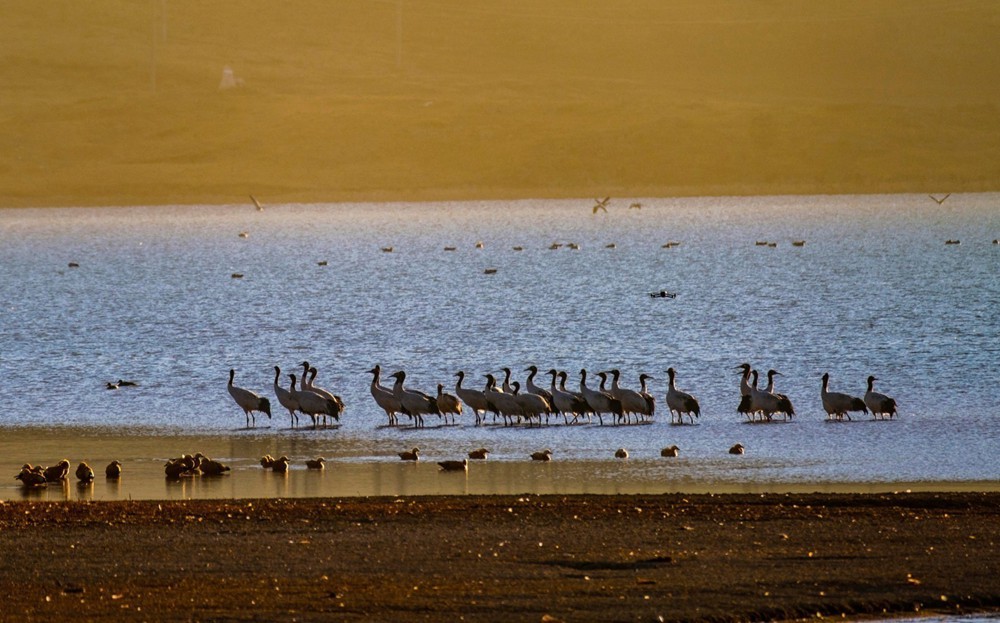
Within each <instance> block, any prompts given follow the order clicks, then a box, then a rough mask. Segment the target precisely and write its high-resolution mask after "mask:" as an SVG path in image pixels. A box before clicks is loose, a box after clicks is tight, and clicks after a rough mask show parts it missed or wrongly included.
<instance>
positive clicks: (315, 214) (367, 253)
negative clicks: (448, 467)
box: [0, 194, 1000, 498]
mask: <svg viewBox="0 0 1000 623" xmlns="http://www.w3.org/2000/svg"><path fill="white" fill-rule="evenodd" d="M633 201H641V203H642V208H641V209H629V208H628V205H629V204H630V203H632V202H633ZM591 205H592V204H591V203H590V202H588V201H587V200H577V201H519V202H463V203H443V204H337V205H269V206H267V208H266V209H265V210H264V211H263V212H259V211H256V210H255V209H254V208H253V206H252V205H234V206H213V207H208V206H167V207H155V208H154V207H148V208H106V209H90V208H72V209H37V210H36V209H17V210H0V270H2V275H3V277H2V279H0V305H2V310H3V311H2V316H0V322H2V334H0V335H2V337H0V373H2V378H3V382H2V383H0V403H2V405H3V409H2V410H0V475H2V474H8V476H3V477H2V478H0V497H7V498H14V497H18V496H19V495H20V492H19V489H18V488H17V487H16V485H17V484H18V483H17V482H16V481H14V480H13V479H12V477H13V476H14V475H15V474H16V472H17V469H18V467H19V466H20V464H21V463H23V462H25V461H27V462H31V463H45V464H51V463H54V462H55V461H57V460H58V459H60V458H63V457H65V458H68V459H70V460H71V461H73V462H74V464H75V463H76V462H77V461H79V460H87V461H89V462H91V463H92V464H93V465H94V466H95V467H99V468H101V469H100V470H99V471H102V470H103V466H104V464H106V463H107V461H109V460H110V459H112V458H118V459H120V460H122V461H123V462H124V463H125V464H126V467H125V474H126V477H125V478H123V480H122V481H121V482H120V483H118V484H115V485H107V486H106V483H105V482H104V479H103V477H101V478H99V479H98V482H97V483H96V484H95V485H92V486H90V487H84V488H78V487H76V485H75V483H73V484H72V486H70V487H66V488H61V487H53V488H50V489H49V490H48V491H46V492H44V493H41V494H39V495H41V496H43V497H46V498H61V497H68V498H76V497H82V498H120V497H152V498H161V497H162V498H169V497H231V496H234V497H239V496H256V495H291V496H314V495H317V496H318V495H372V494H384V495H405V494H421V493H490V492H501V493H520V492H535V493H549V492H553V493H574V492H592V493H614V492H658V491H713V490H719V491H722V490H736V491H768V490H821V489H824V490H825V489H830V488H834V489H848V490H850V489H864V490H868V489H887V490H892V489H894V488H900V487H911V486H916V487H922V488H949V489H954V488H974V489H983V488H992V489H995V488H998V485H1000V467H998V465H1000V463H998V462H997V460H996V456H997V453H998V451H1000V401H998V399H997V396H998V393H997V384H998V381H1000V377H998V373H997V369H998V368H997V364H998V363H1000V311H998V310H1000V277H998V275H1000V246H998V245H995V244H993V242H992V241H993V240H994V239H995V238H997V237H998V236H1000V195H997V194H976V195H953V196H952V197H950V198H949V199H948V201H947V202H945V203H944V204H942V205H940V206H939V205H937V204H936V203H934V202H933V201H931V200H930V199H928V198H927V197H926V196H925V195H885V196H834V197H811V196H810V197H761V198H699V199H638V200H631V199H629V200H615V199H612V201H611V202H610V204H609V209H608V213H606V214H605V213H603V212H602V213H598V214H596V215H595V214H592V213H591ZM241 232H245V233H246V236H245V237H241V236H240V235H239V234H240V233H241ZM948 239H952V240H960V241H961V244H958V245H946V244H944V242H945V240H948ZM765 240H766V241H773V242H776V243H777V246H776V247H768V246H758V245H756V244H755V242H756V241H765ZM792 240H805V241H806V243H805V245H804V246H801V247H797V246H793V245H792V244H791V241H792ZM477 241H482V242H483V248H481V249H477V248H476V242H477ZM667 241H679V242H681V244H680V245H679V246H675V247H673V248H669V249H665V248H662V245H663V244H664V243H665V242H667ZM554 242H556V243H569V242H575V243H577V244H579V246H580V248H579V250H572V249H569V248H567V247H566V246H563V247H561V248H559V249H556V250H550V249H549V246H550V245H552V243H554ZM611 243H614V244H615V247H614V248H608V246H607V245H609V244H611ZM390 246H391V247H392V248H393V251H392V252H391V253H387V252H383V251H382V250H381V248H382V247H390ZM446 246H454V247H456V250H455V251H445V250H444V248H445V247H446ZM515 246H521V247H523V249H524V250H523V251H515V250H514V249H513V247H515ZM71 262H74V263H78V264H79V267H77V268H70V267H69V264H70V263H71ZM320 262H327V265H325V266H321V265H320ZM487 268H495V269H496V273H495V274H492V275H488V274H485V273H484V271H485V269H487ZM233 273H241V274H243V275H244V276H243V278H242V279H234V278H233V277H232V274H233ZM663 289H666V290H669V291H671V292H676V293H677V297H676V298H674V299H652V298H650V297H649V296H648V292H651V291H659V290H663ZM303 359H308V360H309V361H310V362H312V363H313V364H315V365H316V366H317V367H318V368H319V370H320V376H319V379H318V380H319V383H320V384H321V385H323V386H326V387H328V388H330V389H332V390H333V391H335V392H336V393H338V394H340V395H341V396H343V399H344V400H345V402H346V403H347V411H346V414H345V415H344V417H343V419H342V422H341V425H340V426H339V427H338V428H329V429H320V430H310V429H296V430H291V429H290V426H289V418H288V414H287V412H285V411H284V410H282V409H281V407H280V406H278V404H277V401H276V400H275V399H274V397H273V390H272V388H271V384H272V381H273V366H274V365H280V366H281V367H282V368H283V369H285V371H287V372H299V370H300V369H299V368H298V365H297V364H299V362H301V361H302V360H303ZM743 361H750V362H751V363H753V364H754V366H755V367H758V368H759V369H761V370H767V369H768V368H774V369H777V370H779V371H781V372H782V373H783V374H784V376H782V377H779V383H780V384H779V390H780V391H782V392H784V393H787V394H788V395H789V396H790V397H791V399H792V401H793V402H794V404H795V407H796V411H797V413H798V415H797V417H796V418H795V419H794V420H793V421H792V422H791V423H787V424H785V423H781V424H773V425H748V424H746V423H744V421H743V420H742V418H741V417H739V416H738V415H737V414H736V413H735V407H736V404H737V402H738V400H739V396H738V377H737V375H736V372H735V371H734V370H733V369H732V368H733V366H735V365H736V364H738V363H740V362H743ZM375 363H380V364H381V365H382V367H383V368H385V369H386V370H387V371H392V370H395V369H405V370H406V371H407V375H408V376H407V384H408V386H412V387H414V388H418V389H421V390H423V391H426V392H428V393H432V392H434V391H435V389H436V384H437V383H439V382H440V383H444V384H445V385H446V387H447V388H448V389H449V390H451V391H453V387H454V377H453V374H454V372H455V371H457V370H465V371H466V372H467V373H468V374H469V377H470V378H471V379H473V382H474V383H475V384H479V383H480V382H481V379H482V375H483V374H485V373H488V372H489V373H497V372H498V370H499V368H501V367H503V366H510V367H512V368H514V369H515V370H516V371H517V373H516V376H517V378H518V379H519V380H521V381H522V383H523V381H524V373H523V372H521V370H523V369H524V368H525V367H526V366H528V365H530V364H535V365H538V366H539V367H541V368H542V369H545V370H547V369H549V368H552V367H555V368H559V369H565V370H569V371H570V373H571V375H570V378H571V383H570V385H571V386H572V387H574V388H575V387H576V386H577V383H578V378H579V377H578V371H579V370H580V368H587V369H588V370H590V371H592V372H596V371H598V370H605V369H608V368H612V367H617V368H619V369H621V370H622V371H623V373H624V375H625V383H626V384H627V385H629V386H632V387H635V386H637V377H638V375H639V374H640V373H642V372H645V373H647V374H652V375H653V376H655V377H656V379H657V380H656V381H654V382H653V390H654V392H655V393H656V395H657V396H658V401H659V404H658V416H657V418H656V422H655V423H654V424H651V425H645V426H603V427H602V426H598V425H596V423H595V424H594V425H583V426H579V425H577V426H565V425H561V424H559V425H551V426H547V427H542V428H533V429H526V428H523V427H518V428H504V427H502V426H494V425H492V424H491V425H489V426H485V427H476V426H474V425H473V420H472V418H471V417H469V416H468V415H466V416H464V417H463V419H462V421H461V422H460V425H459V426H439V425H438V424H439V423H438V422H437V421H431V422H429V426H428V427H427V428H425V429H423V430H413V429H399V428H390V427H386V426H385V424H386V419H385V416H384V414H383V413H382V412H381V411H380V410H378V408H377V407H376V405H375V404H374V402H373V400H372V398H371V396H370V394H369V390H368V381H369V379H370V376H369V375H367V374H366V373H365V371H366V370H367V369H369V368H370V367H372V365H374V364H375ZM668 366H672V367H674V368H676V369H677V371H678V385H679V386H680V387H681V388H683V389H686V390H688V391H690V392H691V393H693V394H695V395H696V396H697V397H698V398H699V400H700V401H701V408H702V416H701V418H700V419H699V420H698V421H697V424H696V425H695V426H671V425H670V423H669V417H668V416H667V415H666V414H665V413H664V411H665V409H664V405H663V394H664V392H665V390H666V383H665V378H666V375H665V374H664V370H665V369H666V368H667V367H668ZM231 367H232V368H235V369H236V370H237V377H236V380H237V384H238V385H242V386H244V387H248V388H252V389H255V390H257V391H259V392H261V393H264V394H265V395H268V396H270V397H271V400H272V403H273V414H274V418H273V419H271V420H270V421H268V420H267V418H266V417H264V418H263V420H261V419H258V426H257V428H256V429H254V430H246V429H245V428H244V424H245V422H244V416H243V414H242V412H241V411H240V410H239V409H238V408H237V407H236V405H235V404H234V403H233V402H232V400H231V398H230V397H229V395H228V393H227V392H226V381H227V380H228V371H229V369H230V368H231ZM823 372H829V373H830V374H831V377H832V380H831V386H832V389H834V390H837V391H846V392H849V393H853V394H855V395H859V396H860V395H862V394H863V393H864V391H865V379H866V378H867V376H868V375H869V374H874V375H876V376H877V377H879V379H880V381H879V383H878V386H877V388H878V389H879V390H880V391H883V392H885V393H887V394H889V395H892V396H894V397H895V398H896V399H897V402H898V403H899V405H900V416H899V418H898V419H897V420H895V421H891V422H881V421H879V422H873V421H871V420H870V419H869V418H866V417H864V416H861V417H860V418H859V419H857V420H856V421H854V422H844V423H827V422H825V421H824V420H825V413H824V412H823V410H822V406H821V403H820V399H819V388H820V379H819V377H820V376H821V375H822V373H823ZM119 378H125V379H135V380H137V381H139V383H140V385H139V387H134V388H123V389H120V390H117V391H109V390H106V389H104V385H105V383H106V382H108V381H114V380H117V379H119ZM735 442H741V443H742V444H743V445H744V446H746V448H747V453H746V455H744V456H741V457H733V456H730V455H729V454H728V453H727V452H726V450H727V449H728V448H729V447H730V446H731V445H732V444H733V443H735ZM670 444H677V445H679V446H680V447H681V457H680V458H678V459H661V458H660V457H659V450H660V448H661V447H663V446H665V445H670ZM413 446H419V447H420V448H421V450H422V452H423V455H424V456H425V457H426V459H427V461H426V462H424V463H422V464H418V465H411V464H402V463H400V462H399V461H398V459H397V458H396V453H397V452H398V451H400V450H403V449H407V448H410V447H413ZM479 446H486V447H488V448H489V449H490V450H492V452H493V454H492V455H491V457H490V460H489V461H488V463H487V464H485V465H484V464H475V465H473V466H472V467H471V468H470V471H469V474H468V475H467V476H465V475H461V474H458V475H456V474H439V473H437V468H436V466H435V465H434V461H435V460H441V459H452V458H460V457H462V456H464V454H465V452H467V451H468V450H470V449H472V448H475V447H479ZM543 447H549V448H551V449H552V450H553V451H554V460H553V462H552V463H550V464H547V465H540V464H533V463H531V462H530V461H527V460H526V457H527V455H528V454H529V453H530V452H532V451H535V450H538V449H541V448H543ZM618 447H625V448H627V449H628V450H629V452H630V454H631V458H630V459H628V461H625V462H622V461H616V460H615V459H613V458H612V453H613V452H614V450H615V449H616V448H618ZM195 451H201V452H204V453H206V454H209V455H213V456H216V457H218V458H222V459H224V460H226V461H228V462H230V463H231V464H232V465H233V468H234V472H233V473H232V474H230V475H229V476H226V477H224V478H220V479H215V480H209V479H201V480H189V481H184V482H180V483H168V482H165V481H164V479H163V477H162V461H163V459H165V458H167V457H170V456H176V455H179V454H181V453H185V452H189V453H193V452H195ZM265 452H268V453H271V454H274V455H278V454H287V455H288V456H290V457H291V458H292V459H293V464H294V467H295V468H294V469H293V471H292V473H291V474H289V475H288V476H284V477H278V476H276V475H273V474H270V473H265V472H263V471H262V470H261V469H260V468H259V467H258V466H257V465H256V459H257V458H258V457H259V456H260V455H261V454H263V453H265ZM316 455H323V456H325V457H326V458H327V459H328V460H329V461H330V462H329V463H328V469H327V470H326V471H325V473H323V474H317V473H311V472H306V471H305V470H304V468H302V467H301V462H302V461H303V460H304V459H305V458H310V457H313V456H316Z"/></svg>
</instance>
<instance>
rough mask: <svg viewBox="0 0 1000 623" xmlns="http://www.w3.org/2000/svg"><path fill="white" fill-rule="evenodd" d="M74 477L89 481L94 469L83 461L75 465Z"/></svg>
mask: <svg viewBox="0 0 1000 623" xmlns="http://www.w3.org/2000/svg"><path fill="white" fill-rule="evenodd" d="M76 478H77V480H79V481H80V482H91V481H93V480H94V470H93V469H91V467H90V465H87V464H86V463H84V462H83V461H80V464H79V465H77V466H76Z"/></svg>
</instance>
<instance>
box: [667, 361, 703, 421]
mask: <svg viewBox="0 0 1000 623" xmlns="http://www.w3.org/2000/svg"><path fill="white" fill-rule="evenodd" d="M676 375H677V371H676V370H674V369H673V368H667V377H668V378H669V384H668V386H667V408H668V409H670V422H671V423H673V421H674V414H677V423H678V424H683V423H684V416H685V415H686V416H688V417H689V418H691V423H692V424H694V418H696V417H701V407H699V406H698V400H697V399H696V398H695V397H694V396H692V395H691V394H689V393H687V392H682V391H681V390H679V389H677V386H676V385H675V384H674V377H675V376H676Z"/></svg>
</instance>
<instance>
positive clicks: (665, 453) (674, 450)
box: [660, 445, 681, 457]
mask: <svg viewBox="0 0 1000 623" xmlns="http://www.w3.org/2000/svg"><path fill="white" fill-rule="evenodd" d="M680 450H681V449H680V448H678V447H677V446H676V445H674V446H667V447H666V448H664V449H662V450H660V456H662V457H675V456H678V455H679V454H680Z"/></svg>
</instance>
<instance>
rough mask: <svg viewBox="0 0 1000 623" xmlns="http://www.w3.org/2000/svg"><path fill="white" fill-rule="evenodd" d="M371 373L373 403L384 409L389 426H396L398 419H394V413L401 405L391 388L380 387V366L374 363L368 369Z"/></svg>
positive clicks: (397, 411) (398, 410) (400, 408)
mask: <svg viewBox="0 0 1000 623" xmlns="http://www.w3.org/2000/svg"><path fill="white" fill-rule="evenodd" d="M368 373H369V374H371V375H372V384H371V392H372V398H374V399H375V404H377V405H378V406H379V407H380V408H381V409H382V410H383V411H385V415H386V417H388V418H389V426H397V425H398V424H399V420H397V419H396V414H397V413H399V412H400V411H401V410H402V406H401V405H400V404H399V401H398V400H396V397H395V396H393V395H392V390H389V389H386V388H385V387H382V384H381V379H382V366H380V365H378V364H375V367H374V368H372V369H371V370H369V371H368Z"/></svg>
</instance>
